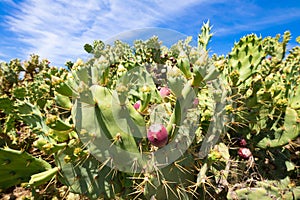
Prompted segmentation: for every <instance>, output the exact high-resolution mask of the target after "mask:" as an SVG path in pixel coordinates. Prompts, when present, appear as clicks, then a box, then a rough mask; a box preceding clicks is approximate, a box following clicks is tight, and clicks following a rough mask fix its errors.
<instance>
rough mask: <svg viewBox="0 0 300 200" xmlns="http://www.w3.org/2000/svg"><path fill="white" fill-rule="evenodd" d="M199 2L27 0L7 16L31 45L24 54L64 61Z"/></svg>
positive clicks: (19, 35) (154, 23) (178, 0)
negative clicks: (96, 43) (85, 47)
mask: <svg viewBox="0 0 300 200" xmlns="http://www.w3.org/2000/svg"><path fill="white" fill-rule="evenodd" d="M199 2H201V1H197V0H187V1H180V0H175V1H171V0H165V1H162V0H155V1H147V0H142V1H136V0H129V1H122V0H101V1H97V0H84V1H83V0H79V1H67V0H54V1H53V0H26V1H23V2H22V3H20V4H19V5H17V8H16V10H15V12H14V13H13V14H12V15H11V16H8V17H7V25H8V27H9V28H10V31H12V32H14V33H16V34H17V36H18V40H19V41H21V42H23V43H24V44H26V45H28V46H29V47H28V48H26V49H24V50H23V52H22V53H23V54H24V55H29V54H30V53H38V54H39V55H41V57H47V58H49V59H50V60H53V61H55V62H56V63H59V64H62V63H64V62H65V61H66V60H68V59H72V60H75V59H76V58H77V57H79V56H82V55H83V54H84V51H83V48H82V46H83V45H84V43H88V42H92V41H93V40H94V39H103V40H106V39H108V38H110V37H111V36H113V35H115V34H117V33H120V32H122V31H125V30H131V29H135V28H142V27H147V26H155V25H156V24H159V22H160V20H163V19H164V18H165V17H167V16H169V15H174V13H176V14H180V12H184V9H185V8H186V7H190V6H192V5H193V4H195V3H199ZM203 2H205V1H204V0H203ZM174 5H176V6H174Z"/></svg>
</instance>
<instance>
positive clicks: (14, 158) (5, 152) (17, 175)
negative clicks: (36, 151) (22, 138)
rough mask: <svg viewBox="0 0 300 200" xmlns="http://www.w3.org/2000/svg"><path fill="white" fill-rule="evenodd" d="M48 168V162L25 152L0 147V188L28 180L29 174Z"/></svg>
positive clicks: (49, 167)
mask: <svg viewBox="0 0 300 200" xmlns="http://www.w3.org/2000/svg"><path fill="white" fill-rule="evenodd" d="M49 169H51V165H50V164H49V163H47V162H46V161H44V160H42V159H38V158H35V157H33V156H32V155H30V154H28V153H27V152H22V151H17V150H13V149H9V148H4V149H3V148H0V177H1V179H0V189H6V188H9V187H11V186H14V185H17V184H20V183H25V182H28V181H29V180H30V177H31V175H34V174H36V173H40V172H43V171H45V170H49Z"/></svg>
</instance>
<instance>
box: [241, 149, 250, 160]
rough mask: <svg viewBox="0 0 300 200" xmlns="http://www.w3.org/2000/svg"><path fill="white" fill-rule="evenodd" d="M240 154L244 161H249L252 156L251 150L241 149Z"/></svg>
mask: <svg viewBox="0 0 300 200" xmlns="http://www.w3.org/2000/svg"><path fill="white" fill-rule="evenodd" d="M238 154H239V156H240V157H242V158H244V159H248V158H249V157H250V156H252V153H251V151H250V149H248V148H243V147H242V148H240V149H239V151H238Z"/></svg>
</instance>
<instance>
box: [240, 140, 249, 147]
mask: <svg viewBox="0 0 300 200" xmlns="http://www.w3.org/2000/svg"><path fill="white" fill-rule="evenodd" d="M239 146H240V147H245V146H247V141H246V140H245V139H244V138H242V139H240V141H239Z"/></svg>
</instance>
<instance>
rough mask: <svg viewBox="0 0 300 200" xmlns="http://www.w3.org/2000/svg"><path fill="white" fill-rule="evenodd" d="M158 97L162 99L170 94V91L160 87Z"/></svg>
mask: <svg viewBox="0 0 300 200" xmlns="http://www.w3.org/2000/svg"><path fill="white" fill-rule="evenodd" d="M159 93H160V96H161V97H162V98H163V99H164V98H165V97H167V96H169V95H170V94H171V91H170V89H169V88H168V87H162V88H160V90H159Z"/></svg>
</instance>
